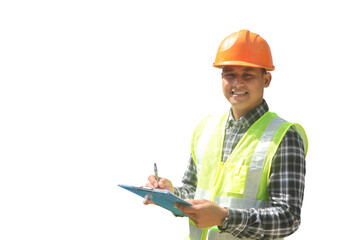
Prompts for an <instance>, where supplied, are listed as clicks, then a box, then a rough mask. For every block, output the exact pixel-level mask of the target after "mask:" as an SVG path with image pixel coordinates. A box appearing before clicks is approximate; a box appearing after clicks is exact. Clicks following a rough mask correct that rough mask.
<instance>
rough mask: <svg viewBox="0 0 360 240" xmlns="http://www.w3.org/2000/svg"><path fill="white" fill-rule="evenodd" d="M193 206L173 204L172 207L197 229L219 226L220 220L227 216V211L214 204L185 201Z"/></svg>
mask: <svg viewBox="0 0 360 240" xmlns="http://www.w3.org/2000/svg"><path fill="white" fill-rule="evenodd" d="M187 201H188V202H189V203H191V204H193V205H194V206H186V205H184V204H180V203H175V205H174V207H175V208H177V209H179V210H180V211H182V212H183V213H184V214H185V215H187V216H188V217H189V218H190V219H191V220H192V221H193V222H194V223H195V224H196V227H198V228H207V227H212V226H215V225H218V226H221V225H222V220H223V219H224V218H225V217H226V215H227V214H228V211H229V210H228V209H226V208H223V207H220V206H219V205H217V204H216V203H214V202H211V201H208V200H205V199H201V200H187Z"/></svg>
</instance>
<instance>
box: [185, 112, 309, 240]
mask: <svg viewBox="0 0 360 240" xmlns="http://www.w3.org/2000/svg"><path fill="white" fill-rule="evenodd" d="M227 119H228V114H225V115H223V116H222V117H221V118H219V117H217V118H216V117H213V118H209V117H208V118H206V119H205V120H204V121H202V122H201V123H200V124H199V126H198V128H197V129H196V130H195V132H194V134H193V140H192V155H193V159H194V162H195V164H196V166H197V171H198V186H197V190H196V193H195V199H208V200H211V201H214V202H215V203H217V204H218V205H221V206H223V207H229V208H244V209H245V208H256V209H259V208H266V207H270V202H269V201H268V195H267V185H268V179H269V173H270V169H271V162H272V159H273V157H274V155H275V153H276V150H277V148H278V146H279V145H280V142H281V140H282V138H283V136H284V135H285V133H286V132H287V131H288V129H289V128H290V127H291V126H294V129H295V130H296V131H297V132H299V134H300V136H301V137H302V139H303V142H304V146H305V152H307V138H306V134H305V131H304V130H303V129H302V127H301V126H300V125H294V124H291V123H289V122H286V121H285V120H283V119H281V118H279V117H278V116H277V115H276V114H274V113H269V112H267V113H266V114H265V115H264V116H263V117H261V118H260V119H259V120H258V121H257V122H256V123H254V124H253V125H252V126H251V127H250V128H249V130H248V131H247V132H246V133H245V134H244V136H243V137H242V139H241V140H240V142H239V143H238V145H237V146H236V147H235V149H234V150H233V152H232V153H231V155H230V156H229V158H228V160H227V161H226V162H225V163H223V162H222V161H221V158H222V144H223V138H224V132H225V126H226V123H227ZM190 222H191V221H190ZM190 239H192V240H205V239H237V238H235V237H233V236H232V235H231V234H227V233H221V234H220V232H219V231H214V230H212V229H209V228H207V229H198V228H196V226H195V225H194V224H190Z"/></svg>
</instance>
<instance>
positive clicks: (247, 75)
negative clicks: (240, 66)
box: [243, 73, 254, 78]
mask: <svg viewBox="0 0 360 240" xmlns="http://www.w3.org/2000/svg"><path fill="white" fill-rule="evenodd" d="M243 76H244V78H253V77H254V75H253V74H251V73H244V74H243Z"/></svg>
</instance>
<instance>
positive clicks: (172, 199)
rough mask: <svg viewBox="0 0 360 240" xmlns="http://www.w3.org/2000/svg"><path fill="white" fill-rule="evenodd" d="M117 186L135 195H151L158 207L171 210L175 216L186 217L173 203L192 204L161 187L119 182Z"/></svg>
mask: <svg viewBox="0 0 360 240" xmlns="http://www.w3.org/2000/svg"><path fill="white" fill-rule="evenodd" d="M118 186H119V187H122V188H124V189H126V190H128V191H130V192H132V193H135V194H136V195H138V196H140V197H143V198H145V196H146V195H151V197H152V199H151V200H152V201H153V202H154V203H155V204H157V205H159V206H160V207H163V208H165V209H167V210H169V211H171V212H173V213H174V214H175V215H177V216H181V217H186V216H185V215H184V213H182V212H181V211H180V210H179V209H177V208H174V204H175V203H182V204H185V205H188V206H192V204H191V203H188V202H186V201H184V200H182V199H181V198H179V197H178V196H176V195H175V194H173V193H172V192H170V191H168V190H161V189H153V188H147V187H133V186H129V185H123V184H119V185H118Z"/></svg>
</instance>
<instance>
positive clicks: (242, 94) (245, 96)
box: [221, 66, 271, 119]
mask: <svg viewBox="0 0 360 240" xmlns="http://www.w3.org/2000/svg"><path fill="white" fill-rule="evenodd" d="M221 76H222V87H223V92H224V96H225V97H226V99H227V100H228V101H229V102H230V104H231V106H232V111H233V114H234V117H235V119H239V118H240V117H242V116H244V115H246V114H247V113H248V112H250V111H251V110H252V109H254V108H255V107H257V106H258V105H260V104H261V103H262V100H263V94H264V88H266V87H268V86H269V85H270V81H271V74H270V73H263V71H262V69H261V68H252V67H244V66H225V67H224V68H223V72H222V74H221Z"/></svg>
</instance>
